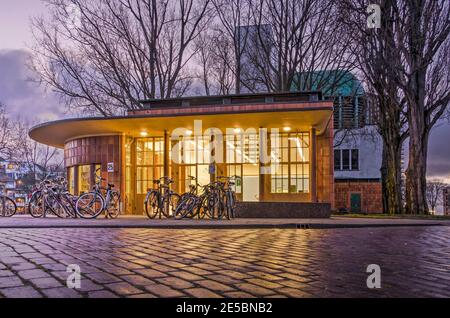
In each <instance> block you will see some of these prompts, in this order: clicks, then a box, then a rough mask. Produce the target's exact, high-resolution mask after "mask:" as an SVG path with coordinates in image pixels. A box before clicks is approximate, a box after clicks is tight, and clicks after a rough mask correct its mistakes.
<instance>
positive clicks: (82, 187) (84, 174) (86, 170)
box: [78, 165, 91, 194]
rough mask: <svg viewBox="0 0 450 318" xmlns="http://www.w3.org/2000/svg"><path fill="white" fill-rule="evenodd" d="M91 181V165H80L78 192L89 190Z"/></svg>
mask: <svg viewBox="0 0 450 318" xmlns="http://www.w3.org/2000/svg"><path fill="white" fill-rule="evenodd" d="M90 181H91V166H89V165H85V166H79V167H78V193H79V194H81V193H85V192H89V191H90V189H91V187H90Z"/></svg>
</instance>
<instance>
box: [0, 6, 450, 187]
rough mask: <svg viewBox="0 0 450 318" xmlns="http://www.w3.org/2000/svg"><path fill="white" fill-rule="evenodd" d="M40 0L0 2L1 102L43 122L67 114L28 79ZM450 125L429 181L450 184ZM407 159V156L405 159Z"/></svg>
mask: <svg viewBox="0 0 450 318" xmlns="http://www.w3.org/2000/svg"><path fill="white" fill-rule="evenodd" d="M45 12H46V7H45V5H44V4H43V3H42V2H41V1H40V0H0V102H2V103H4V104H5V105H6V106H7V108H8V110H9V112H10V113H11V114H13V116H21V117H24V118H26V119H28V120H30V121H31V122H42V121H47V120H53V119H57V118H62V117H68V116H69V115H67V114H65V108H64V105H61V104H60V103H59V101H58V99H57V98H55V96H53V95H52V94H51V92H50V93H46V92H45V91H44V90H43V89H42V88H40V87H37V86H36V84H34V83H32V82H30V81H28V80H27V79H28V78H29V77H30V76H31V75H32V74H31V73H30V71H29V70H28V68H27V66H26V62H27V57H28V54H29V53H28V52H29V50H28V47H30V46H31V44H32V36H31V32H30V26H29V25H30V16H36V15H45ZM449 137H450V124H449V123H448V122H442V123H441V124H440V125H439V127H437V128H435V129H434V130H433V131H432V133H431V138H430V144H429V160H428V161H429V163H428V170H429V176H430V177H439V178H445V179H447V181H448V182H450V145H449ZM406 157H407V156H406Z"/></svg>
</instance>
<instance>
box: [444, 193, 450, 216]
mask: <svg viewBox="0 0 450 318" xmlns="http://www.w3.org/2000/svg"><path fill="white" fill-rule="evenodd" d="M443 195H444V199H443V205H444V215H448V216H450V187H447V188H445V189H444V191H443Z"/></svg>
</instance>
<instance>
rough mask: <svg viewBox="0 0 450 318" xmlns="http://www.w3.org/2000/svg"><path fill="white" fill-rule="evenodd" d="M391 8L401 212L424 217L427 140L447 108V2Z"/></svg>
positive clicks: (449, 91)
mask: <svg viewBox="0 0 450 318" xmlns="http://www.w3.org/2000/svg"><path fill="white" fill-rule="evenodd" d="M394 6H395V13H396V15H395V29H396V39H397V41H396V42H395V43H394V44H395V45H396V46H395V49H396V51H397V54H398V55H399V59H400V60H399V62H400V63H398V64H396V65H393V68H392V70H391V71H392V72H393V73H394V74H395V75H396V76H397V78H396V83H397V85H398V86H399V87H400V88H401V90H402V92H403V94H404V96H405V100H406V105H407V108H408V109H407V110H408V111H407V118H408V122H409V136H410V138H409V163H408V169H407V171H406V176H407V180H406V210H407V212H408V213H418V214H425V213H428V208H427V200H426V184H427V183H426V171H427V153H428V139H429V135H430V131H431V129H432V128H433V127H434V125H435V124H436V123H437V122H438V120H439V119H440V118H441V117H442V115H443V114H444V113H445V111H446V109H447V107H448V105H449V104H450V3H449V2H448V1H445V0H439V1H436V0H424V1H406V0H405V1H395V3H394Z"/></svg>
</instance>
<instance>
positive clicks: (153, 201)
mask: <svg viewBox="0 0 450 318" xmlns="http://www.w3.org/2000/svg"><path fill="white" fill-rule="evenodd" d="M144 205H145V213H147V216H148V218H149V219H154V218H155V217H156V215H157V214H158V212H159V192H158V191H156V190H152V191H150V193H149V194H147V198H146V199H145V202H144Z"/></svg>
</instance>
